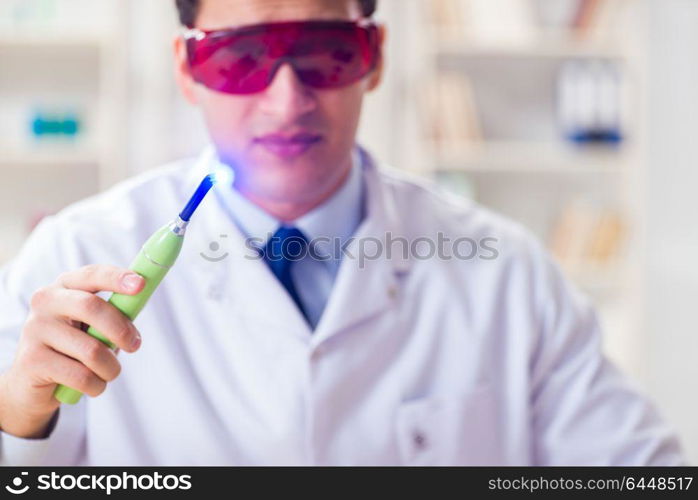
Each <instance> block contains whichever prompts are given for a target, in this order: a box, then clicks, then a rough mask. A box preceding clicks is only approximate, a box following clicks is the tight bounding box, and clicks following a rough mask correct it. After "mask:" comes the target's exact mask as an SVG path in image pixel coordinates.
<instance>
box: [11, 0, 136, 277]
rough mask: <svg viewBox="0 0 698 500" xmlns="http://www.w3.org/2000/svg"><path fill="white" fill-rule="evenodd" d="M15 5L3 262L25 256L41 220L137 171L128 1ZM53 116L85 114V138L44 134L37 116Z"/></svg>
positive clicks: (29, 0) (50, 0)
mask: <svg viewBox="0 0 698 500" xmlns="http://www.w3.org/2000/svg"><path fill="white" fill-rule="evenodd" d="M12 1H13V2H14V3H10V1H9V0H8V3H7V4H4V5H3V6H1V7H3V8H2V9H1V10H0V27H2V29H1V30H0V67H1V68H2V71H1V72H0V107H1V108H2V109H3V113H2V115H0V179H1V180H2V181H1V182H0V198H1V199H2V201H1V202H0V205H1V206H2V211H1V213H2V214H3V215H2V216H0V224H2V227H3V239H2V241H1V242H0V265H2V264H3V263H4V262H6V261H7V260H9V259H10V258H12V256H14V255H15V254H16V252H17V251H18V250H19V248H20V246H21V244H22V243H23V242H24V240H25V239H26V237H27V235H28V234H29V232H30V231H31V228H32V226H33V225H34V224H35V223H36V222H37V219H38V218H39V217H40V216H41V215H43V214H48V213H54V212H56V211H58V210H60V209H61V208H63V207H64V206H66V205H68V204H70V203H72V202H74V201H77V200H80V199H82V198H85V197H87V196H90V195H92V194H95V193H97V192H99V191H101V190H103V189H105V188H107V187H109V186H111V185H112V184H114V183H115V182H117V181H119V180H121V179H123V178H124V177H125V176H126V175H127V174H128V168H127V165H126V162H125V156H126V151H127V147H126V143H125V130H126V128H127V115H126V113H127V110H126V105H125V103H126V95H127V82H128V74H127V61H126V53H125V50H124V48H123V41H122V40H123V39H124V33H125V29H126V25H125V21H126V15H127V12H128V4H127V3H126V2H119V1H117V0H93V1H89V2H88V1H85V0H77V1H76V0H47V1H42V0H22V2H21V3H19V2H17V1H14V0H12ZM15 15H16V16H17V19H15V18H14V17H12V16H15ZM53 110H70V111H71V112H74V113H76V115H78V116H79V119H80V127H81V131H80V133H79V134H77V136H75V137H73V138H60V139H57V138H37V137H35V136H34V135H33V134H32V132H31V128H32V124H31V122H32V116H33V115H34V114H35V113H36V112H37V111H41V112H51V111H53ZM28 194H30V195H28Z"/></svg>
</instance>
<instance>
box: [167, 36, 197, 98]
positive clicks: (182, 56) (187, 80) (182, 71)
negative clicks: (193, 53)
mask: <svg viewBox="0 0 698 500" xmlns="http://www.w3.org/2000/svg"><path fill="white" fill-rule="evenodd" d="M172 46H173V49H174V56H175V79H176V80H177V85H178V86H179V90H180V91H181V92H182V95H183V96H184V98H185V99H186V100H187V101H189V102H190V103H191V104H194V105H196V104H198V100H197V98H196V92H195V91H194V89H195V87H196V82H195V81H194V79H193V78H192V77H191V73H190V72H189V62H188V60H187V47H186V44H185V42H184V38H182V37H181V36H176V37H175V38H174V40H173V41H172Z"/></svg>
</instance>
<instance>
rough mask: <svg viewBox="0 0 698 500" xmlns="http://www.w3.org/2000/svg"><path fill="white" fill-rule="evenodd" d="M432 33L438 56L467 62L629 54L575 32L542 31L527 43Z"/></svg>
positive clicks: (615, 45) (621, 57) (611, 43)
mask: <svg viewBox="0 0 698 500" xmlns="http://www.w3.org/2000/svg"><path fill="white" fill-rule="evenodd" d="M431 32H432V33H433V34H434V35H435V36H434V37H433V39H434V40H435V41H436V43H435V44H434V46H433V48H432V50H433V54H432V55H434V56H447V57H464V58H551V59H569V58H601V59H617V60H624V59H627V57H628V52H627V51H626V50H624V48H623V47H621V46H620V45H619V43H616V42H615V41H605V40H604V41H601V40H596V39H594V38H589V37H584V36H580V35H579V34H577V33H575V32H573V31H545V30H543V31H539V32H538V33H536V34H534V35H532V36H530V37H527V38H526V39H523V40H502V41H487V42H483V41H481V40H474V39H472V38H469V37H467V36H464V35H463V34H462V33H452V34H450V35H449V33H448V32H447V31H445V30H443V29H440V28H438V27H432V28H431Z"/></svg>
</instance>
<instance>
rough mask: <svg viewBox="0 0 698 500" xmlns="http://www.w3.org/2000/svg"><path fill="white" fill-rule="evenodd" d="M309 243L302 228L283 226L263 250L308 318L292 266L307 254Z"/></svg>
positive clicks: (274, 271)
mask: <svg viewBox="0 0 698 500" xmlns="http://www.w3.org/2000/svg"><path fill="white" fill-rule="evenodd" d="M307 245H308V240H307V239H306V237H305V235H304V234H303V233H302V232H301V231H300V230H298V229H297V228H295V227H286V226H281V227H280V228H279V229H277V231H276V232H275V233H274V235H273V236H272V237H271V238H270V239H269V241H267V245H266V246H265V247H264V250H263V251H262V255H263V256H264V260H265V261H266V263H267V265H268V266H269V268H270V269H271V271H272V273H274V276H276V278H277V279H278V280H279V282H281V284H282V285H283V286H284V288H285V289H286V291H287V292H288V294H289V295H290V296H291V298H292V299H293V301H294V302H295V303H296V305H297V306H298V309H299V310H300V311H301V313H302V314H303V316H304V317H305V319H306V320H307V319H308V315H307V314H306V312H305V309H304V307H303V303H302V302H301V299H300V296H299V295H298V290H296V286H295V285H294V283H293V278H292V277H291V267H292V265H293V263H294V262H295V261H297V260H300V258H302V257H303V256H305V254H306V247H307Z"/></svg>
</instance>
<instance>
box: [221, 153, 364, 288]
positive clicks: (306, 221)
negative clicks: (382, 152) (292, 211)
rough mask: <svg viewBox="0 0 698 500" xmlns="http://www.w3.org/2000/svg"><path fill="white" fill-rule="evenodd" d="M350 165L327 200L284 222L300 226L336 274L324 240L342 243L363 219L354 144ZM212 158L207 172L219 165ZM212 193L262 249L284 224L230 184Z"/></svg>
mask: <svg viewBox="0 0 698 500" xmlns="http://www.w3.org/2000/svg"><path fill="white" fill-rule="evenodd" d="M351 158H352V167H351V170H350V172H349V177H348V178H347V179H346V180H345V182H344V183H343V184H342V186H341V187H340V188H339V189H338V190H337V192H335V193H334V194H333V195H332V196H331V197H330V198H329V199H327V200H326V201H325V202H324V203H322V204H321V205H319V206H317V207H315V208H314V209H313V210H311V211H310V212H308V213H307V214H305V215H303V216H302V217H299V218H298V219H296V220H295V221H291V222H288V223H285V225H292V226H295V227H297V228H298V229H300V230H301V231H302V232H303V234H304V235H305V236H306V237H307V238H308V240H310V241H313V242H314V245H313V252H314V253H315V254H316V255H318V256H320V257H322V258H323V262H324V263H326V264H327V265H328V266H330V268H331V271H332V273H333V274H334V275H336V273H337V270H338V267H339V263H340V260H339V259H335V258H333V257H334V255H333V248H334V246H333V245H332V243H331V242H329V241H328V240H327V239H328V238H329V239H334V238H337V239H338V240H339V243H340V245H344V244H345V243H346V242H347V241H348V240H349V238H350V237H351V236H352V234H353V233H354V232H355V231H356V229H357V227H358V226H359V224H360V223H361V220H362V218H363V213H364V209H363V202H364V200H363V186H362V172H361V165H360V161H361V157H360V153H359V150H358V147H357V148H355V150H354V151H353V152H352V155H351ZM216 163H217V160H216V159H215V158H214V159H213V161H212V162H211V167H210V168H209V170H210V171H213V170H215V169H217V168H219V166H218V165H216ZM215 195H216V196H217V197H218V199H219V201H220V203H222V204H223V205H225V206H226V207H227V209H228V211H229V213H231V214H232V215H233V219H234V221H235V223H236V224H237V225H238V227H239V228H240V230H241V231H242V232H243V233H244V234H245V235H246V236H247V237H248V238H250V240H249V241H250V243H251V244H253V245H254V246H255V247H257V248H260V249H261V248H263V247H264V246H265V245H266V242H267V240H268V239H269V238H270V237H271V236H272V235H273V234H274V232H275V231H276V230H277V229H278V228H279V227H280V226H281V225H283V224H284V223H282V222H281V221H280V220H279V219H277V218H276V217H274V216H272V215H270V214H268V213H267V212H265V211H264V210H263V209H262V208H260V207H258V206H257V205H255V204H254V203H252V202H251V201H250V200H248V199H247V198H245V197H244V196H243V195H242V194H241V193H240V192H239V191H237V190H236V189H235V188H233V186H232V184H231V185H226V186H219V188H218V189H216V190H215Z"/></svg>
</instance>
